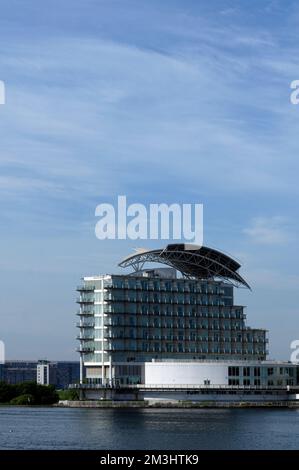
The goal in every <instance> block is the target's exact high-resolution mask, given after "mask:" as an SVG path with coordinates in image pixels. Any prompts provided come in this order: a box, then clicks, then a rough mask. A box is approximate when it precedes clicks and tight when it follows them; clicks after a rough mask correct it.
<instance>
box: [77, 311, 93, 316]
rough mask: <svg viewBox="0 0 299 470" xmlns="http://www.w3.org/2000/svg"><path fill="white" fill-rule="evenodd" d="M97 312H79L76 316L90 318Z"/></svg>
mask: <svg viewBox="0 0 299 470" xmlns="http://www.w3.org/2000/svg"><path fill="white" fill-rule="evenodd" d="M94 314H95V312H94V311H93V310H78V312H77V313H76V315H79V316H86V317H90V316H93V315H94Z"/></svg>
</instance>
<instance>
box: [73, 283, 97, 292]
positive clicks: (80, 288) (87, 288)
mask: <svg viewBox="0 0 299 470" xmlns="http://www.w3.org/2000/svg"><path fill="white" fill-rule="evenodd" d="M95 288H96V287H95V286H92V285H90V286H88V285H86V286H78V287H77V289H76V290H77V291H78V292H93V291H94V290H95Z"/></svg>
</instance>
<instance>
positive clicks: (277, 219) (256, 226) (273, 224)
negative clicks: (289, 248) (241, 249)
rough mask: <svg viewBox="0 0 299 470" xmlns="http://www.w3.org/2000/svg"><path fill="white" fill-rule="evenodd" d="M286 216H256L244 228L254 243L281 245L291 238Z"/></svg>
mask: <svg viewBox="0 0 299 470" xmlns="http://www.w3.org/2000/svg"><path fill="white" fill-rule="evenodd" d="M287 222H288V221H287V219H286V218H285V217H281V216H274V217H256V218H254V219H253V220H252V221H251V223H250V225H249V226H248V227H247V228H245V229H244V230H243V232H244V233H245V234H246V235H248V236H249V237H250V239H251V241H253V242H254V243H259V244H263V245H277V244H278V245H281V244H286V243H287V242H289V241H290V240H291V238H292V237H291V234H290V232H289V230H288V223H287Z"/></svg>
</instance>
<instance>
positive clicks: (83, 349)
mask: <svg viewBox="0 0 299 470" xmlns="http://www.w3.org/2000/svg"><path fill="white" fill-rule="evenodd" d="M94 350H95V348H94V347H93V348H92V347H90V346H83V345H80V346H79V348H77V351H78V352H80V353H82V354H88V353H93V352H94Z"/></svg>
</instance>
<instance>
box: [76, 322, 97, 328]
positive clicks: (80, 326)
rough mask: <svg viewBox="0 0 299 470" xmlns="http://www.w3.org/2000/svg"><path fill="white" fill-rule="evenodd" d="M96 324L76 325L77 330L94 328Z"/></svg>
mask: <svg viewBox="0 0 299 470" xmlns="http://www.w3.org/2000/svg"><path fill="white" fill-rule="evenodd" d="M94 326H95V323H94V322H93V323H81V322H80V323H76V327H77V328H94Z"/></svg>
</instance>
